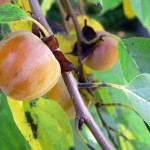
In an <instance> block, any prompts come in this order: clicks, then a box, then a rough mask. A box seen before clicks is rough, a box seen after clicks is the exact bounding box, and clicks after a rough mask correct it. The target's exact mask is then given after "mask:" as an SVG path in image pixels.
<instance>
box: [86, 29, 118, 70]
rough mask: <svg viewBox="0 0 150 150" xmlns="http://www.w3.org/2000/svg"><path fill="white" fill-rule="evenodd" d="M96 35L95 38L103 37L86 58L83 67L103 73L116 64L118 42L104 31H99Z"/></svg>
mask: <svg viewBox="0 0 150 150" xmlns="http://www.w3.org/2000/svg"><path fill="white" fill-rule="evenodd" d="M96 34H97V36H101V35H105V36H104V37H103V38H102V39H103V40H101V41H99V43H98V45H97V47H96V48H95V49H94V50H92V52H91V54H90V55H89V56H88V57H87V59H86V61H85V65H87V66H88V67H89V68H91V69H94V70H98V71H105V70H108V69H111V68H112V67H113V66H114V65H115V64H116V63H117V60H118V40H117V39H116V38H113V37H111V36H109V33H108V32H106V31H99V32H96Z"/></svg>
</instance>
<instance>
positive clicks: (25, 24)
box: [9, 0, 31, 32]
mask: <svg viewBox="0 0 150 150" xmlns="http://www.w3.org/2000/svg"><path fill="white" fill-rule="evenodd" d="M13 2H14V4H15V5H17V6H19V7H20V8H21V9H22V10H23V11H24V12H25V13H26V14H28V15H29V16H30V15H31V14H30V12H31V8H30V5H29V3H28V1H25V0H14V1H13ZM9 26H10V29H11V31H13V32H14V31H18V30H28V31H31V21H15V22H11V23H9Z"/></svg>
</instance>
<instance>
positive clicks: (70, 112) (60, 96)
mask: <svg viewBox="0 0 150 150" xmlns="http://www.w3.org/2000/svg"><path fill="white" fill-rule="evenodd" d="M47 98H48V99H51V100H55V101H56V102H57V103H58V104H59V105H60V106H61V107H62V108H63V110H64V111H65V112H66V114H67V116H68V117H69V118H74V117H75V114H76V113H75V110H74V106H73V104H72V100H71V97H70V95H69V92H68V90H67V87H66V85H65V83H64V81H63V78H62V77H60V79H59V81H58V82H57V84H56V85H55V86H54V87H53V88H52V89H51V90H50V91H49V92H48V93H47ZM83 99H84V97H83ZM84 102H85V104H86V106H88V104H89V101H87V100H85V99H84Z"/></svg>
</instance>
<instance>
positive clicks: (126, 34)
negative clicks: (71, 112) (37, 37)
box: [0, 0, 150, 150]
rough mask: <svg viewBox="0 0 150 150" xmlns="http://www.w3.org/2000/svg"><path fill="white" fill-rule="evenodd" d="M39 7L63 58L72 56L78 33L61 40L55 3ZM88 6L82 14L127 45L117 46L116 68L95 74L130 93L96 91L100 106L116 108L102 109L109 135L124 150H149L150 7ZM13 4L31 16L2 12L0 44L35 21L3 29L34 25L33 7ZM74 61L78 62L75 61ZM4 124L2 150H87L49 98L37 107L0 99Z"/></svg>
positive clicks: (18, 0)
mask: <svg viewBox="0 0 150 150" xmlns="http://www.w3.org/2000/svg"><path fill="white" fill-rule="evenodd" d="M39 2H40V4H41V8H42V11H43V13H44V15H45V17H46V18H47V20H48V22H49V24H50V26H51V27H52V30H53V31H54V32H55V33H56V37H58V41H59V40H60V41H59V42H60V47H61V49H62V50H63V51H64V53H65V52H66V49H67V50H68V51H69V50H70V51H71V48H72V45H73V43H74V41H75V38H76V33H75V31H74V30H72V31H71V32H70V36H71V38H70V39H69V40H66V41H65V42H64V41H63V38H62V37H61V38H60V39H59V37H60V36H59V34H63V33H64V31H63V27H62V24H63V22H62V18H61V15H60V12H59V10H58V8H57V5H56V3H55V1H53V0H51V1H48V0H41V1H39ZM71 2H72V4H73V7H74V10H76V11H77V14H79V10H78V4H77V2H78V1H77V0H72V1H71ZM84 2H85V5H83V8H84V10H85V12H86V14H87V15H88V16H89V17H90V18H92V19H95V20H97V21H98V22H99V23H101V25H102V26H103V27H104V29H105V30H107V31H109V32H111V33H114V34H116V35H118V36H120V37H121V38H122V39H123V40H122V42H121V41H120V42H119V45H118V49H119V57H120V60H119V61H118V63H117V64H116V65H115V67H114V68H112V69H111V70H108V71H105V72H98V71H93V70H92V75H93V76H94V78H96V81H97V82H105V83H114V84H119V85H122V86H123V87H124V88H125V90H118V89H115V88H110V89H108V88H100V89H98V90H97V92H96V94H95V95H96V97H97V98H98V99H100V100H101V101H100V102H101V103H104V104H110V103H113V105H114V106H112V107H110V106H106V107H103V108H102V109H101V112H102V115H103V118H104V120H105V122H106V123H107V124H108V126H109V127H111V128H113V130H111V131H110V132H111V133H112V135H113V137H114V140H115V142H116V143H117V145H118V147H119V149H122V150H126V149H130V150H132V149H133V150H141V149H144V150H149V149H150V142H149V139H150V134H149V124H150V121H149V118H150V117H149V114H150V113H149V111H150V109H149V105H150V104H149V101H150V100H149V97H150V96H149V82H150V76H149V70H150V65H149V64H150V62H149V61H150V59H149V58H150V50H149V49H150V40H149V39H148V38H146V37H149V32H150V23H149V21H150V19H149V18H150V14H149V10H148V9H149V6H150V1H149V0H145V1H142V0H137V1H134V0H129V1H127V0H113V1H110V0H103V1H102V0H97V1H95V0H85V1H84ZM91 2H92V3H91ZM99 2H100V3H102V4H103V9H102V10H100V9H99V7H97V6H96V5H97V4H98V3H99ZM14 3H15V4H16V5H18V6H21V7H22V8H24V9H25V10H26V14H27V15H26V14H24V12H20V11H18V10H17V9H15V11H14V12H13V11H12V8H11V7H10V6H9V7H10V8H8V7H4V9H2V8H0V22H1V24H0V29H1V33H2V34H1V38H2V37H3V36H4V35H6V34H7V33H8V32H10V31H16V30H20V29H26V30H31V22H30V21H26V22H20V21H19V22H12V23H9V24H3V23H4V22H5V23H6V22H9V21H14V20H15V19H16V17H17V15H18V16H19V17H20V18H19V19H21V20H30V19H29V18H28V15H29V13H28V11H30V7H29V6H28V4H27V3H26V2H25V1H23V0H15V1H14ZM95 4H96V5H95ZM63 6H64V4H63ZM0 7H1V6H0ZM4 10H7V12H11V15H9V16H11V17H10V18H8V14H7V15H6V16H4V14H5V13H4ZM12 14H14V17H12V16H13V15H12ZM8 25H9V27H8ZM94 28H97V27H94ZM63 35H64V34H63ZM67 42H68V43H67ZM61 43H62V44H61ZM66 45H67V47H66ZM69 58H70V59H72V58H71V57H69ZM73 59H75V58H74V57H73ZM73 61H76V60H73ZM90 71H91V70H90ZM118 103H120V104H122V105H128V106H132V107H133V110H134V111H133V110H131V109H127V108H125V107H120V106H118V105H117V104H118ZM115 104H116V105H115ZM89 111H90V112H91V114H92V115H93V117H94V119H95V121H96V122H97V124H98V125H99V127H100V129H101V130H102V131H103V133H104V134H105V136H106V137H107V138H108V140H109V141H110V139H109V137H108V133H107V131H106V128H105V126H104V125H103V124H102V121H101V120H100V118H99V116H98V114H97V111H96V109H95V107H94V106H93V105H92V104H91V105H90V107H89ZM0 123H1V126H0V146H1V148H2V150H8V149H10V147H11V149H12V150H20V149H27V150H30V149H38V150H40V149H46V150H53V149H54V150H59V149H62V150H68V149H72V148H73V147H75V148H76V149H77V150H78V149H83V150H86V149H87V147H86V146H85V145H83V144H82V143H81V141H80V140H79V138H78V137H77V135H76V133H75V131H74V119H69V118H68V117H67V115H66V113H65V112H64V110H63V109H62V108H61V107H60V106H59V105H58V104H57V103H56V102H54V101H49V100H46V99H44V97H43V98H39V99H37V100H35V101H33V102H18V101H13V100H11V99H10V98H7V97H6V96H5V95H4V94H2V93H1V94H0ZM36 126H38V128H37V129H36V130H35V128H34V127H36ZM26 131H28V132H26ZM83 131H85V132H83V133H82V134H83V136H84V137H85V138H87V140H88V141H89V143H90V144H91V145H93V146H94V147H95V148H96V149H100V148H99V145H98V144H97V142H96V140H95V139H94V137H93V136H92V135H91V133H90V131H89V130H88V128H87V127H85V126H84V129H83ZM14 137H15V138H14ZM110 142H111V141H110Z"/></svg>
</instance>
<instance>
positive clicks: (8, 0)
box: [0, 0, 11, 5]
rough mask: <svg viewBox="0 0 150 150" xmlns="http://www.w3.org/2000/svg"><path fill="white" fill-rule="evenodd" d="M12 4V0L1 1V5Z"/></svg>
mask: <svg viewBox="0 0 150 150" xmlns="http://www.w3.org/2000/svg"><path fill="white" fill-rule="evenodd" d="M10 2H11V0H0V5H3V4H6V3H10Z"/></svg>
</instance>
